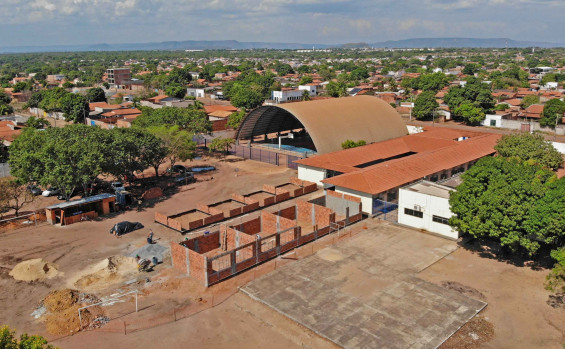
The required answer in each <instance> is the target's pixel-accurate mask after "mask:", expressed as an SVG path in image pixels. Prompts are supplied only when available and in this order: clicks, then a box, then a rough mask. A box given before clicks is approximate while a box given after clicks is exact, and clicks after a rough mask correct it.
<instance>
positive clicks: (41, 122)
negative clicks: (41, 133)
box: [26, 116, 51, 130]
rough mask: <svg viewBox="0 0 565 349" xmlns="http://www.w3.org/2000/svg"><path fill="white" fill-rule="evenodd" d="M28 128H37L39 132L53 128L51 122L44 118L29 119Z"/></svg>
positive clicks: (32, 117) (31, 117)
mask: <svg viewBox="0 0 565 349" xmlns="http://www.w3.org/2000/svg"><path fill="white" fill-rule="evenodd" d="M26 127H31V128H35V129H38V130H41V129H44V128H47V127H51V124H50V123H49V121H47V120H45V119H44V118H36V117H34V116H30V117H29V119H27V121H26Z"/></svg>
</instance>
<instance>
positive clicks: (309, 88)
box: [298, 84, 318, 97]
mask: <svg viewBox="0 0 565 349" xmlns="http://www.w3.org/2000/svg"><path fill="white" fill-rule="evenodd" d="M298 89H299V90H300V91H308V93H309V94H310V97H314V96H316V95H317V94H318V85H314V84H308V85H300V86H298Z"/></svg>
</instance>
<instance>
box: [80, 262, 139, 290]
mask: <svg viewBox="0 0 565 349" xmlns="http://www.w3.org/2000/svg"><path fill="white" fill-rule="evenodd" d="M134 273H137V261H136V259H135V258H133V257H125V256H113V257H109V258H107V259H104V260H103V261H101V262H100V263H97V264H95V265H93V266H91V267H89V268H88V269H87V270H86V271H85V272H84V273H83V274H82V275H81V276H79V278H78V279H77V280H76V281H75V282H74V286H75V287H78V288H80V289H90V290H101V289H104V288H106V287H107V286H108V285H110V284H113V283H116V282H119V281H123V280H124V279H125V278H126V277H127V276H131V274H134Z"/></svg>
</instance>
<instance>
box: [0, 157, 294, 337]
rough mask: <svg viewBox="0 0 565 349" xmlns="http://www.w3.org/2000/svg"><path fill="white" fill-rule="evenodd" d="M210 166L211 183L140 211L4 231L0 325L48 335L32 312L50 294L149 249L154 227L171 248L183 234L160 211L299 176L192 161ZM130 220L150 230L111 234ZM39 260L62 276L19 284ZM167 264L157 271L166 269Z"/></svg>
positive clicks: (259, 166)
mask: <svg viewBox="0 0 565 349" xmlns="http://www.w3.org/2000/svg"><path fill="white" fill-rule="evenodd" d="M232 161H233V160H232ZM249 162H251V163H249ZM204 164H206V165H213V166H216V168H217V170H216V171H214V172H212V173H210V174H207V175H206V176H207V177H206V178H208V179H209V180H207V181H199V182H197V183H194V184H189V185H188V186H186V187H184V188H182V189H181V191H179V192H178V193H176V194H174V195H172V196H171V197H169V198H167V199H166V200H162V201H159V200H156V201H155V202H150V203H148V206H149V207H146V208H144V209H143V210H142V211H140V212H138V211H136V210H131V211H125V212H119V213H115V214H112V215H109V216H106V217H101V218H100V219H98V220H95V221H88V222H81V223H77V224H72V225H69V226H64V227H60V226H53V225H50V224H47V223H41V224H40V225H38V226H37V227H35V226H34V227H26V228H22V229H18V230H14V231H7V232H0V289H1V290H2V292H0V324H9V325H10V326H11V327H13V328H16V329H17V330H18V331H27V332H30V333H38V334H44V335H46V333H45V328H44V326H43V324H41V323H40V321H37V320H34V319H32V317H31V316H30V314H31V313H32V312H33V311H34V309H35V308H36V307H37V306H38V304H39V303H40V301H41V300H42V299H43V298H45V296H46V295H47V294H48V293H49V292H50V291H53V290H57V289H60V288H64V287H66V286H68V284H69V282H70V280H76V278H77V276H78V275H81V274H83V273H84V270H85V269H86V268H88V266H91V265H93V264H96V263H99V262H100V261H102V260H104V259H106V258H108V257H110V256H119V255H127V254H128V253H131V252H132V251H134V250H135V249H137V248H139V247H141V246H143V244H145V238H146V236H147V234H148V232H149V229H152V230H153V232H154V234H155V236H154V238H155V239H156V240H157V243H161V244H163V245H164V246H168V245H169V242H170V241H180V240H182V239H183V237H182V236H181V235H180V234H179V233H177V232H174V231H172V230H170V229H168V228H165V227H163V226H161V225H159V224H157V223H155V222H154V215H155V211H159V212H164V213H168V214H171V213H177V212H181V211H185V210H189V209H193V208H195V207H196V204H197V203H199V202H214V201H218V200H225V199H228V198H229V195H230V194H231V193H233V192H244V193H245V192H250V191H254V190H259V189H260V188H261V187H262V185H263V184H264V183H266V184H271V185H277V184H281V183H285V182H287V181H288V179H289V177H290V176H293V175H295V173H296V172H295V171H292V170H289V169H286V168H283V167H276V166H272V165H268V164H263V163H260V162H254V161H253V162H252V161H246V160H244V161H237V162H229V161H228V162H225V161H222V160H218V159H215V158H205V159H203V160H195V161H192V162H187V163H186V165H188V166H197V165H204ZM235 164H236V165H237V168H238V170H237V171H235V168H236V165H235ZM164 169H165V166H163V170H164ZM234 179H235V180H234ZM41 199H47V200H38V201H36V202H35V203H34V204H33V205H34V206H35V205H38V204H40V203H43V204H44V206H46V205H47V204H51V203H52V201H53V199H54V200H56V201H57V202H58V200H57V199H56V198H53V197H51V198H41ZM44 206H43V207H44ZM125 220H127V221H132V222H141V223H142V224H143V225H144V226H145V228H144V229H141V230H137V231H134V232H131V233H129V234H126V235H124V236H122V237H120V238H116V237H115V236H113V235H110V234H109V230H110V228H111V227H112V226H113V225H114V224H115V223H117V222H121V221H125ZM34 258H42V259H43V260H45V261H46V262H49V263H54V264H56V265H57V268H58V270H59V272H60V275H59V276H57V277H54V278H52V279H44V280H41V281H32V282H26V281H16V280H14V279H13V278H12V277H11V276H10V275H9V272H10V271H11V270H12V269H13V268H14V266H16V265H17V264H18V263H20V262H22V261H25V260H29V259H34ZM165 264H166V263H163V266H160V267H159V268H157V270H156V271H155V272H154V273H158V272H160V271H161V269H162V268H165ZM169 265H170V263H169ZM160 268H161V269H160ZM113 291H114V290H112V289H110V290H107V292H101V296H104V293H106V294H109V293H112V292H113Z"/></svg>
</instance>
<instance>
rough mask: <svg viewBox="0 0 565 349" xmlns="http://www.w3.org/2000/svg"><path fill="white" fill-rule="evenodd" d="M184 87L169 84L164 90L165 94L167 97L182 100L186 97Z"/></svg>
mask: <svg viewBox="0 0 565 349" xmlns="http://www.w3.org/2000/svg"><path fill="white" fill-rule="evenodd" d="M186 92H187V91H186V87H184V86H181V85H179V84H176V83H175V84H171V85H169V86H167V88H166V89H165V94H166V95H167V96H169V97H175V98H184V96H186Z"/></svg>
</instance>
